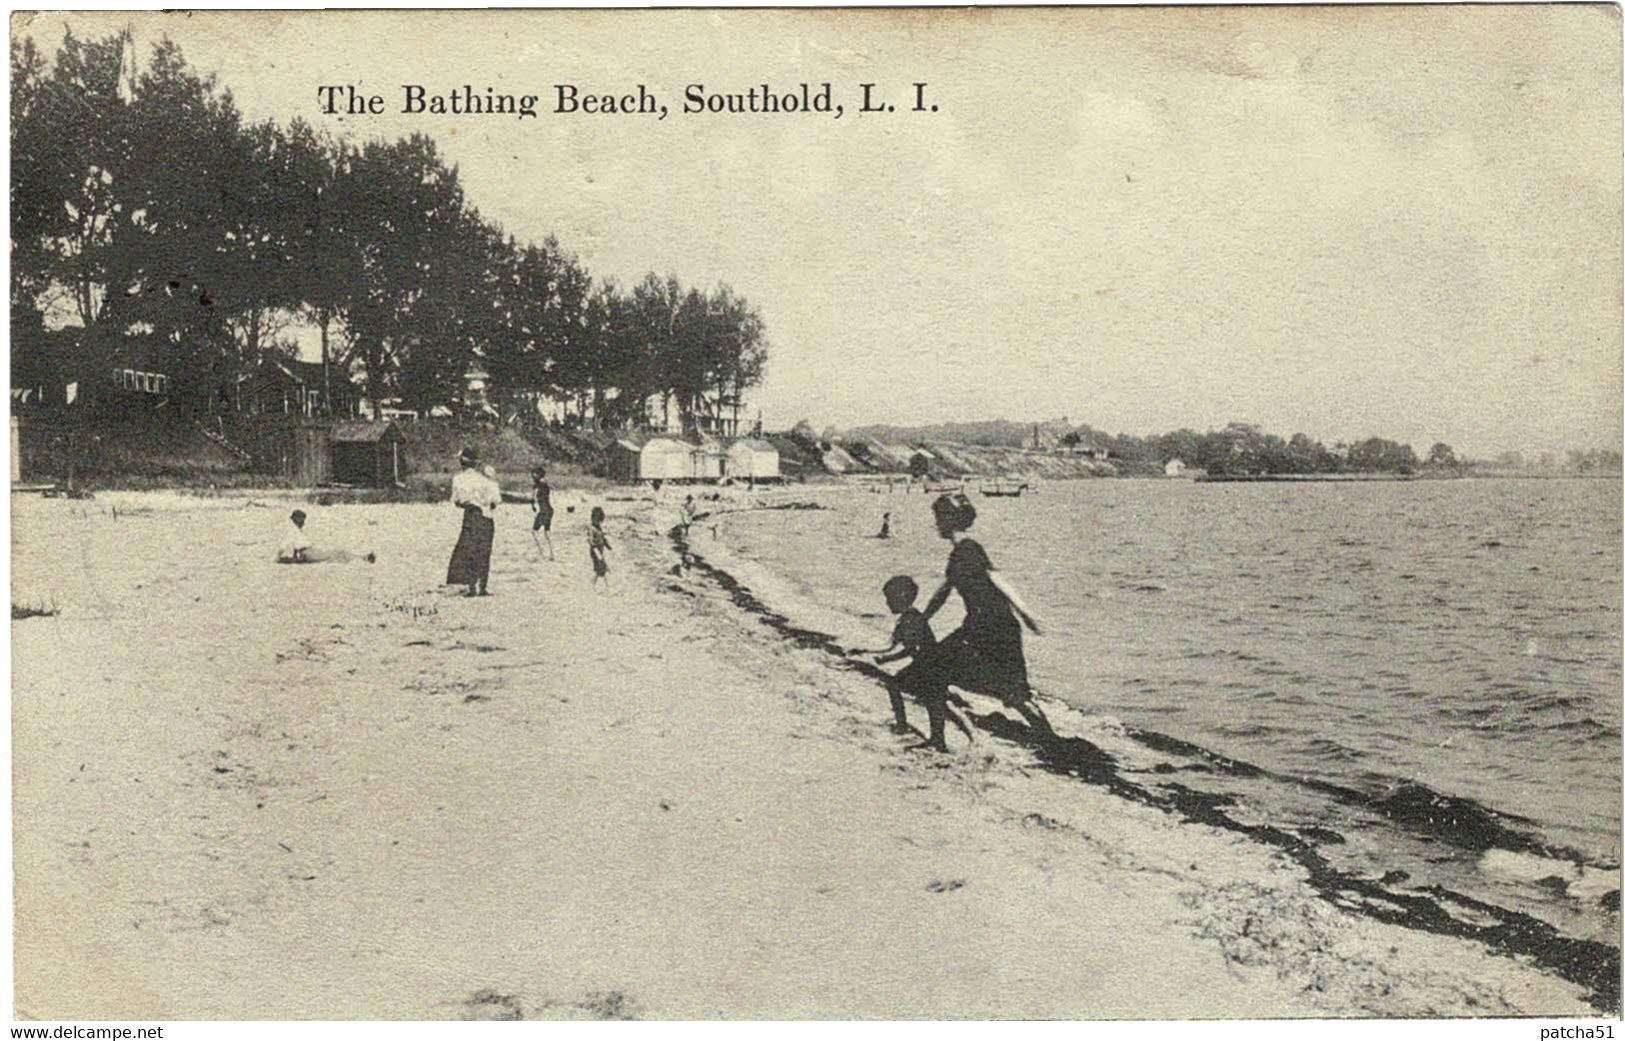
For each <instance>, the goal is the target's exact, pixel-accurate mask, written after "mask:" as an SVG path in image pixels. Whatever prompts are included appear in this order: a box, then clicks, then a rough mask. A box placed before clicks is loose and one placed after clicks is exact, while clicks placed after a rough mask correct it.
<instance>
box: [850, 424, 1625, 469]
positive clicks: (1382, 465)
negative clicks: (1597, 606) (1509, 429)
mask: <svg viewBox="0 0 1625 1041" xmlns="http://www.w3.org/2000/svg"><path fill="white" fill-rule="evenodd" d="M825 437H826V438H833V439H840V440H853V439H866V438H867V439H874V440H876V441H880V442H884V443H889V444H897V443H908V444H915V443H918V444H928V443H932V442H948V443H954V444H965V445H984V446H988V447H997V448H1029V449H1032V448H1037V449H1041V450H1042V449H1057V450H1067V449H1074V450H1080V451H1087V452H1092V453H1094V454H1096V455H1099V456H1101V457H1103V458H1107V459H1111V460H1114V461H1121V462H1123V463H1127V464H1131V468H1135V467H1134V464H1138V468H1141V469H1143V468H1145V467H1149V466H1158V467H1160V466H1165V465H1166V464H1168V463H1169V462H1171V461H1173V460H1176V459H1177V460H1179V461H1180V462H1182V463H1184V464H1185V465H1186V466H1187V467H1191V468H1193V469H1197V470H1205V471H1207V472H1208V473H1210V474H1337V473H1392V474H1412V473H1434V474H1448V473H1461V474H1466V473H1473V474H1475V475H1490V474H1508V475H1519V474H1523V475H1538V474H1618V473H1620V472H1621V459H1620V452H1619V451H1618V450H1617V449H1608V448H1594V447H1588V448H1573V449H1569V450H1567V451H1565V452H1561V453H1559V452H1552V451H1545V452H1530V453H1522V452H1515V451H1514V452H1506V453H1503V454H1501V455H1499V456H1496V457H1495V458H1494V459H1469V458H1465V457H1462V456H1459V455H1458V454H1457V453H1456V451H1455V449H1453V448H1452V447H1451V446H1450V445H1448V444H1446V443H1445V442H1443V441H1438V442H1435V443H1434V444H1432V445H1430V446H1429V447H1428V449H1427V451H1426V452H1425V453H1418V452H1417V451H1416V450H1415V449H1414V448H1413V447H1412V446H1411V445H1408V444H1402V443H1400V442H1397V441H1393V440H1389V439H1387V438H1383V437H1367V438H1364V439H1360V440H1355V441H1334V442H1332V443H1331V444H1329V445H1328V444H1325V443H1323V442H1321V441H1319V440H1317V439H1315V438H1313V437H1310V436H1309V435H1308V434H1302V433H1297V434H1293V435H1291V436H1290V437H1285V438H1283V437H1281V436H1279V435H1277V434H1272V433H1269V432H1267V431H1265V430H1264V429H1262V428H1261V427H1259V426H1258V425H1256V424H1253V423H1241V422H1235V423H1230V424H1228V425H1226V426H1225V427H1223V428H1222V429H1219V430H1209V431H1205V432H1199V431H1196V430H1191V429H1188V428H1186V429H1180V430H1175V431H1172V432H1170V433H1166V434H1149V435H1146V436H1143V437H1142V436H1136V435H1134V434H1109V433H1107V432H1105V431H1103V430H1097V429H1095V428H1094V427H1091V426H1090V425H1089V424H1087V423H1079V424H1074V423H1072V422H1070V421H1069V420H1067V419H1065V418H1063V419H1056V420H1047V421H1043V422H1017V421H1012V420H1007V419H994V420H982V421H973V422H951V423H938V424H933V425H928V426H894V425H885V424H877V425H871V426H862V427H854V428H852V429H849V430H846V431H834V430H831V431H827V432H826V434H825Z"/></svg>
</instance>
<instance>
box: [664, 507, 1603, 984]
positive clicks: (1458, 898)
mask: <svg viewBox="0 0 1625 1041" xmlns="http://www.w3.org/2000/svg"><path fill="white" fill-rule="evenodd" d="M669 536H670V539H671V543H672V547H673V548H674V549H675V550H676V552H677V556H678V559H679V560H685V561H687V562H688V563H689V566H691V567H692V568H693V569H694V570H695V571H697V572H699V574H700V575H702V576H703V577H704V578H705V579H706V580H708V581H709V582H711V583H712V584H714V585H715V586H716V587H718V588H719V589H720V590H721V591H722V592H724V593H726V594H727V595H728V597H729V599H731V600H732V601H733V603H734V604H735V605H736V606H738V607H740V608H742V609H743V610H745V611H746V612H748V613H750V614H752V615H755V616H757V619H758V620H759V621H760V622H761V623H762V624H764V625H766V626H768V627H769V628H771V629H773V630H774V631H775V632H777V633H779V634H780V635H781V636H783V637H784V638H786V639H788V640H789V641H790V642H791V643H793V644H795V645H796V646H798V647H802V648H806V649H808V650H815V651H821V652H823V653H825V654H830V655H835V656H844V654H845V649H844V648H842V647H841V645H840V644H839V643H838V642H837V641H836V640H835V638H834V637H833V636H831V635H829V634H828V633H822V632H818V631H816V630H813V629H807V628H804V627H802V626H798V625H796V624H795V623H794V622H792V621H790V619H788V618H786V617H785V616H784V615H782V614H780V613H778V612H776V611H774V610H773V609H772V608H770V607H768V606H767V605H766V604H764V603H763V602H762V601H761V600H760V599H758V598H757V597H756V596H755V595H754V594H753V593H752V592H751V591H750V590H749V589H748V588H746V587H745V586H744V585H742V584H741V583H740V582H739V580H738V579H736V578H734V577H733V576H732V575H730V574H729V573H728V572H726V571H724V570H722V569H721V568H718V567H716V566H715V565H712V564H711V563H709V562H708V561H706V560H705V559H704V558H703V557H701V556H700V555H699V554H697V553H695V552H694V551H693V549H692V548H690V546H689V544H688V540H687V538H686V536H685V533H684V531H683V527H682V525H677V526H675V527H673V528H672V529H671V530H670V532H669ZM852 671H855V672H858V673H860V674H862V675H865V676H867V677H869V678H870V679H873V680H875V681H877V682H882V683H883V682H884V681H885V679H886V678H887V677H886V673H885V672H884V671H882V670H881V669H879V668H876V667H875V666H872V665H868V664H865V663H852ZM970 719H971V722H973V723H974V724H975V725H976V726H977V727H978V728H979V729H981V730H984V731H986V732H988V733H990V734H993V735H994V736H996V737H1001V738H1003V739H1005V740H1007V741H1009V742H1011V743H1012V744H1017V745H1020V746H1022V747H1024V748H1027V749H1028V750H1030V751H1031V752H1033V753H1034V754H1035V755H1036V756H1037V758H1038V761H1039V763H1040V764H1041V765H1042V766H1043V767H1044V768H1045V769H1047V770H1049V771H1051V772H1053V773H1056V774H1060V775H1062V776H1068V777H1074V778H1077V779H1078V780H1080V781H1082V782H1084V783H1085V784H1092V785H1096V786H1099V787H1102V788H1104V789H1106V790H1107V791H1108V792H1110V793H1111V794H1113V795H1116V796H1119V797H1121V798H1124V799H1128V800H1130V801H1132V802H1136V803H1140V804H1142V805H1145V806H1151V807H1155V808H1157V809H1160V810H1163V811H1164V812H1167V813H1171V814H1177V815H1179V817H1180V818H1181V819H1182V820H1184V821H1188V822H1192V823H1199V824H1206V825H1209V826H1211V827H1215V828H1219V829H1222V830H1225V831H1231V832H1236V833H1239V834H1241V835H1244V836H1246V837H1247V838H1249V839H1251V840H1252V841H1254V842H1258V843H1261V844H1263V845H1266V846H1270V847H1272V848H1274V849H1277V850H1279V851H1281V852H1282V853H1284V854H1286V855H1287V856H1289V857H1291V858H1292V860H1293V861H1295V862H1296V863H1297V864H1298V865H1299V866H1301V867H1302V868H1303V869H1304V871H1305V872H1306V873H1307V876H1308V882H1309V885H1310V886H1311V887H1312V888H1313V889H1314V890H1315V892H1316V893H1317V894H1318V895H1319V896H1320V897H1321V898H1322V899H1324V900H1326V901H1328V902H1329V903H1331V904H1333V905H1335V906H1337V907H1339V908H1342V909H1343V910H1345V911H1349V912H1352V913H1354V914H1359V915H1363V916H1365V917H1367V918H1372V919H1375V920H1377V921H1379V922H1384V923H1387V924H1390V925H1397V926H1401V927H1404V928H1407V929H1415V930H1418V931H1420V932H1426V933H1433V934H1435V935H1439V936H1448V937H1454V938H1458V939H1464V940H1474V941H1477V942H1479V943H1482V944H1484V945H1485V946H1487V947H1489V948H1490V949H1491V950H1493V951H1496V952H1498V953H1501V954H1505V955H1509V956H1513V955H1523V956H1525V957H1528V958H1530V959H1531V960H1532V961H1533V962H1534V963H1535V964H1536V965H1538V966H1541V967H1542V968H1545V969H1547V970H1550V971H1551V972H1554V973H1555V974H1557V975H1558V976H1559V977H1561V978H1563V979H1565V980H1568V981H1569V982H1571V983H1575V984H1577V985H1579V986H1582V987H1584V988H1586V991H1587V993H1586V1000H1587V1001H1590V1002H1591V1003H1592V1004H1593V1005H1595V1006H1596V1007H1597V1009H1598V1010H1599V1011H1601V1012H1604V1013H1606V1014H1608V1015H1615V1014H1618V1013H1619V1011H1620V952H1619V948H1617V947H1612V946H1609V945H1608V944H1605V943H1600V942H1598V941H1595V940H1580V939H1575V938H1573V937H1569V936H1565V935H1563V934H1562V933H1560V932H1558V931H1557V929H1556V928H1555V927H1553V926H1552V925H1550V924H1549V923H1547V922H1543V921H1541V920H1540V919H1538V918H1536V917H1534V916H1533V915H1528V914H1524V913H1522V912H1519V911H1513V910H1509V909H1507V908H1502V907H1497V906H1495V905H1494V904H1488V903H1484V902H1482V901H1479V900H1475V899H1473V898H1471V897H1468V896H1465V895H1463V894H1460V893H1456V892H1454V891H1452V890H1449V889H1446V888H1444V887H1442V886H1430V887H1428V888H1427V889H1426V890H1424V891H1423V892H1420V893H1406V892H1397V891H1394V890H1392V889H1389V888H1388V887H1387V886H1385V885H1383V884H1382V883H1381V882H1379V881H1375V880H1372V879H1369V878H1362V877H1360V876H1358V875H1354V874H1351V873H1349V872H1345V871H1341V870H1339V869H1337V868H1336V867H1334V866H1332V864H1331V863H1330V862H1329V861H1328V860H1327V859H1326V858H1325V857H1324V856H1322V855H1321V853H1320V851H1319V850H1318V849H1317V848H1316V846H1315V845H1314V843H1312V842H1309V841H1307V840H1306V839H1305V838H1304V837H1302V836H1300V835H1297V834H1295V833H1293V832H1290V831H1287V830H1285V829H1283V828H1279V827H1276V826H1274V825H1271V824H1249V823H1246V822H1243V821H1238V820H1236V819H1235V818H1233V817H1231V816H1230V815H1229V814H1227V813H1226V812H1225V810H1224V806H1225V804H1226V802H1227V801H1228V800H1227V799H1226V798H1225V797H1224V796H1221V795H1213V794H1209V793H1205V792H1198V791H1195V790H1193V789H1190V788H1187V787H1185V786H1184V785H1179V784H1166V785H1164V786H1163V788H1162V790H1160V791H1159V790H1154V789H1151V788H1147V787H1145V786H1144V785H1141V784H1138V783H1136V782H1134V781H1132V780H1129V779H1128V778H1126V777H1124V776H1123V774H1122V773H1121V772H1120V771H1119V770H1118V768H1117V763H1116V760H1115V759H1114V758H1113V757H1112V756H1111V754H1110V753H1108V752H1106V751H1105V750H1104V749H1102V748H1100V747H1099V746H1097V745H1095V744H1093V743H1091V742H1089V741H1086V740H1084V739H1083V738H1081V737H1062V736H1056V737H1055V738H1053V739H1050V740H1044V739H1042V738H1038V737H1036V736H1035V735H1033V734H1032V733H1031V732H1030V731H1029V730H1028V729H1027V727H1026V726H1024V725H1023V724H1020V723H1017V722H1015V721H1013V720H1010V719H1009V718H1007V717H1005V716H1004V715H1002V714H1000V713H998V712H990V713H987V714H986V715H975V714H971V715H970ZM1148 734H1149V732H1148ZM1131 736H1135V735H1133V734H1132V733H1131ZM1149 736H1150V738H1151V739H1152V740H1157V739H1161V740H1162V741H1164V742H1177V743H1179V744H1182V745H1183V744H1185V743H1184V742H1178V740H1177V739H1174V738H1167V737H1165V736H1164V735H1156V734H1149ZM1148 743H1149V742H1148ZM1188 747H1189V748H1191V749H1195V748H1196V746H1188ZM1227 762H1228V761H1227ZM1230 765H1231V766H1232V768H1234V769H1237V770H1239V771H1244V772H1245V771H1258V772H1259V773H1262V772H1263V771H1261V770H1259V768H1258V767H1252V766H1249V765H1248V764H1244V763H1231V764H1230ZM1333 794H1335V793H1333ZM1447 904H1454V905H1456V906H1457V907H1460V908H1462V909H1463V910H1466V911H1471V912H1473V913H1475V914H1478V915H1481V916H1484V917H1488V918H1491V919H1494V922H1495V924H1493V925H1481V924H1478V923H1476V922H1470V921H1465V920H1463V919H1461V918H1458V917H1456V916H1455V915H1452V914H1451V913H1450V912H1449V911H1448V910H1447V909H1446V905H1447Z"/></svg>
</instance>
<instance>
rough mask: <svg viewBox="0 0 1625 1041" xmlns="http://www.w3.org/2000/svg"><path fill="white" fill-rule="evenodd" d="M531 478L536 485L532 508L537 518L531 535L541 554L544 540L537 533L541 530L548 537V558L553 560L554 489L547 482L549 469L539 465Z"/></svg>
mask: <svg viewBox="0 0 1625 1041" xmlns="http://www.w3.org/2000/svg"><path fill="white" fill-rule="evenodd" d="M531 479H532V480H533V481H534V482H535V485H536V487H535V488H533V489H532V490H531V493H530V508H531V509H532V510H534V511H535V512H536V519H535V520H534V521H532V522H531V525H530V537H531V540H532V541H534V542H535V543H536V552H537V553H538V554H540V553H541V551H542V542H541V539H540V538H537V536H536V533H537V532H538V531H539V532H541V533H542V538H545V539H547V559H548V560H553V559H554V556H553V489H552V487H550V486H549V485H548V483H547V471H546V470H543V469H542V468H541V467H539V466H538V467H537V468H536V472H535V474H533V475H532V478H531Z"/></svg>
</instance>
